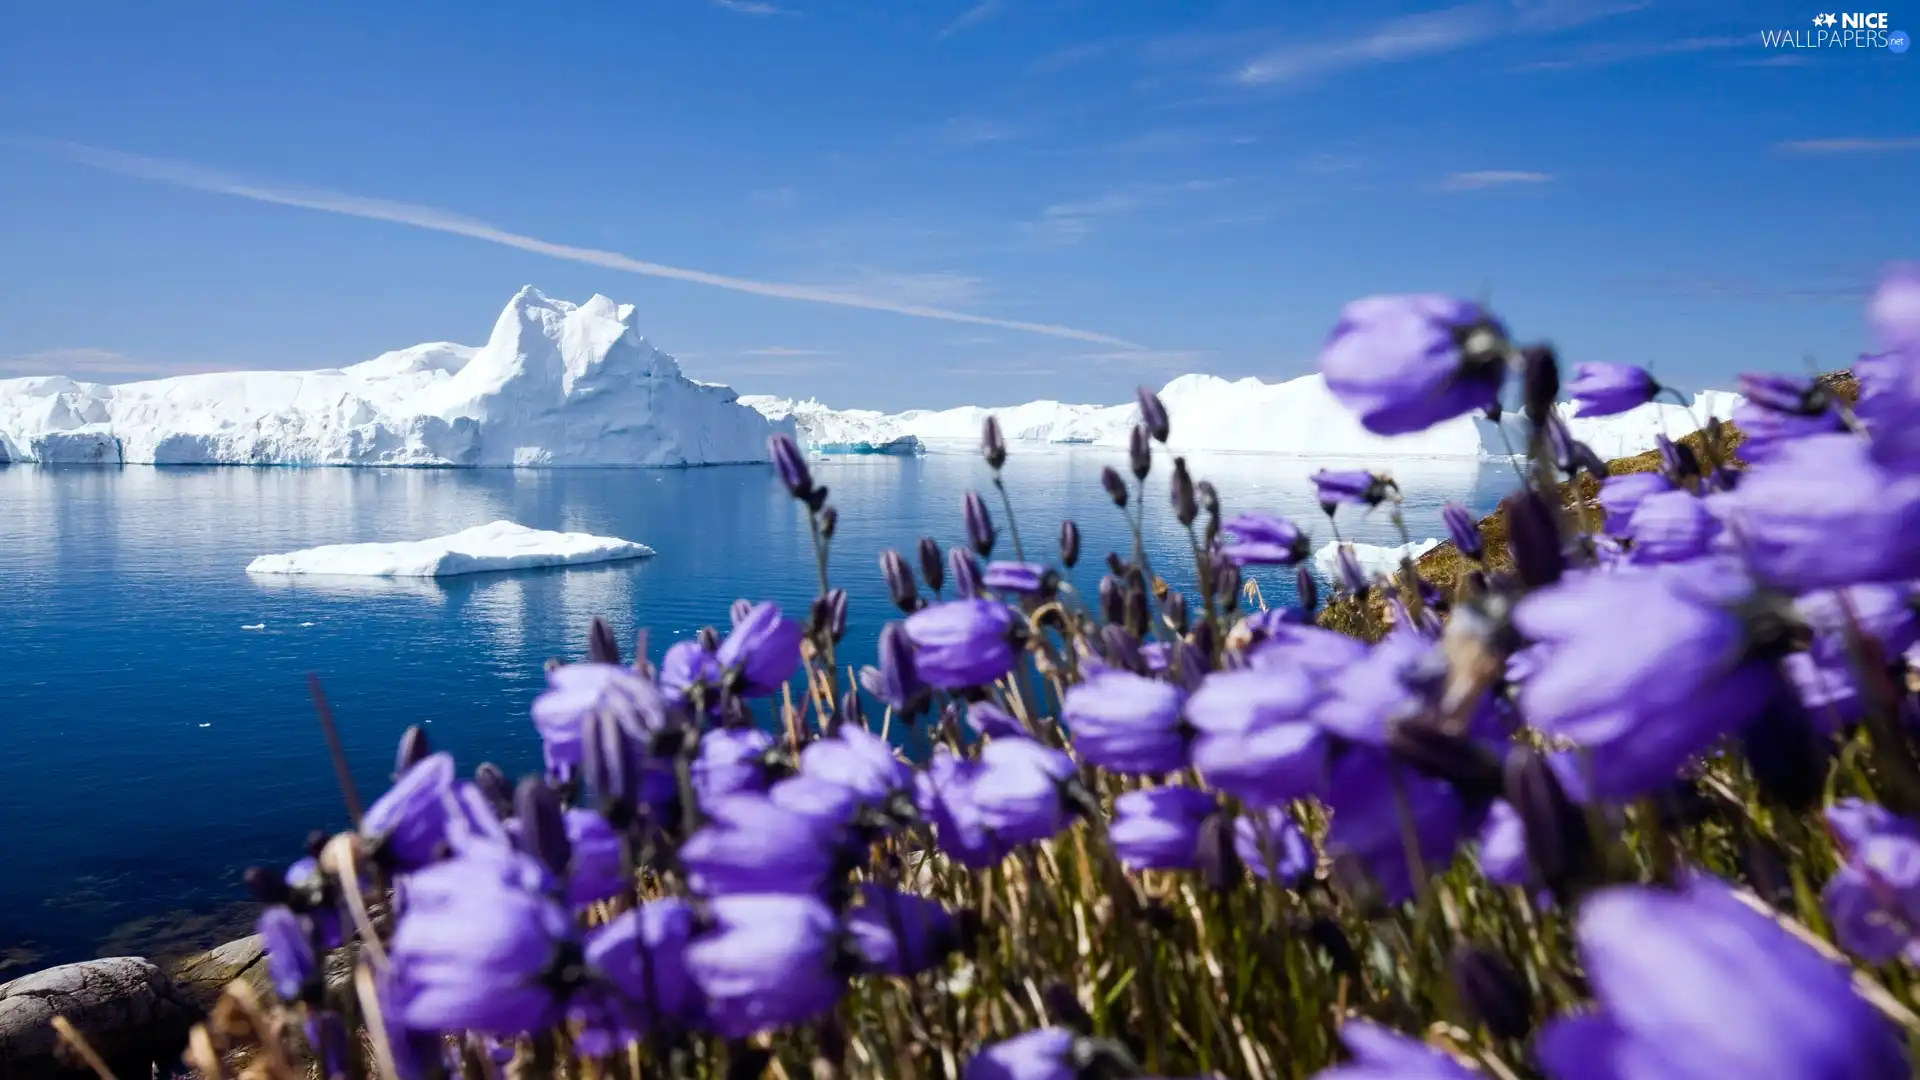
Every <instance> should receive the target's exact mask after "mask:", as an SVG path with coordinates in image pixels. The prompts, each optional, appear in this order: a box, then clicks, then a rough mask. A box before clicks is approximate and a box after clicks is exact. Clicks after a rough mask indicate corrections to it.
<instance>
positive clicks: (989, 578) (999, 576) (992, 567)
mask: <svg viewBox="0 0 1920 1080" xmlns="http://www.w3.org/2000/svg"><path fill="white" fill-rule="evenodd" d="M981 580H982V583H983V584H985V585H986V587H987V588H989V589H992V590H994V591H995V592H1001V593H1015V594H1017V595H1020V596H1043V595H1045V594H1047V593H1050V592H1052V591H1053V589H1054V587H1055V585H1057V584H1058V579H1057V578H1056V577H1055V576H1054V573H1053V571H1052V570H1049V569H1047V568H1046V567H1045V566H1042V565H1041V564H1039V563H1022V562H990V563H988V564H987V572H986V574H984V575H983V576H982V579H981Z"/></svg>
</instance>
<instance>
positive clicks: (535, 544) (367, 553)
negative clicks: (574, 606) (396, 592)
mask: <svg viewBox="0 0 1920 1080" xmlns="http://www.w3.org/2000/svg"><path fill="white" fill-rule="evenodd" d="M653 553H654V551H653V549H652V548H650V547H648V546H647V545H645V544H636V543H634V542H633V541H631V540H619V539H615V538H613V537H610V536H592V535H589V534H587V533H575V532H551V531H548V530H545V529H529V528H527V527H526V526H524V525H516V524H514V523H513V522H511V521H496V522H493V523H492V524H489V525H476V526H474V527H473V528H471V529H463V530H461V531H460V532H457V533H453V534H451V535H448V536H436V537H434V538H432V539H430V540H408V541H402V542H399V543H387V544H328V545H326V546H324V547H314V548H306V549H303V550H301V551H292V552H288V553H286V554H284V555H262V556H260V557H259V558H257V559H255V560H253V561H252V562H250V563H248V564H247V573H249V574H320V575H327V576H337V577H376V578H439V577H453V576H456V575H459V574H480V573H486V572H488V571H492V570H528V569H533V568H536V567H544V566H581V565H585V564H588V563H604V562H614V561H616V560H620V559H640V558H645V557H647V556H649V555H652V554H653ZM242 629H246V628H245V627H243V628H242Z"/></svg>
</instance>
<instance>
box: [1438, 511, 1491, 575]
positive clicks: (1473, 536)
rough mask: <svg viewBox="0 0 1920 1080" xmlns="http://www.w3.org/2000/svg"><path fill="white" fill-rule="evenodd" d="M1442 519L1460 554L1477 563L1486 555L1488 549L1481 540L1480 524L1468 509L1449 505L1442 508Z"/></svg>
mask: <svg viewBox="0 0 1920 1080" xmlns="http://www.w3.org/2000/svg"><path fill="white" fill-rule="evenodd" d="M1440 518H1441V520H1442V521H1444V522H1446V526H1447V535H1448V536H1450V537H1452V538H1453V546H1454V547H1455V548H1457V549H1458V550H1459V552H1460V554H1462V555H1464V556H1466V557H1467V558H1469V559H1473V560H1474V561H1476V562H1477V561H1479V560H1480V559H1481V558H1482V557H1484V556H1485V555H1486V548H1485V547H1484V546H1483V545H1482V543H1481V540H1480V524H1479V523H1478V522H1476V521H1475V520H1474V519H1473V514H1472V513H1471V512H1469V511H1468V510H1467V508H1466V507H1464V506H1461V505H1460V504H1459V503H1452V502H1450V503H1447V504H1446V505H1445V506H1442V507H1441V508H1440Z"/></svg>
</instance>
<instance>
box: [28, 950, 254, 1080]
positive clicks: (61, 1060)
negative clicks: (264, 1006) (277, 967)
mask: <svg viewBox="0 0 1920 1080" xmlns="http://www.w3.org/2000/svg"><path fill="white" fill-rule="evenodd" d="M235 979H243V980H246V981H247V982H248V983H250V984H252V986H253V988H254V989H256V990H258V991H259V992H261V993H262V994H265V993H267V992H268V991H267V964H266V957H265V953H264V950H263V947H262V944H261V939H260V936H259V935H258V934H254V935H250V936H248V937H243V938H240V939H238V940H235V941H229V942H227V943H226V944H224V945H220V946H218V947H216V948H213V949H208V950H206V951H204V952H198V953H193V954H191V955H189V956H186V957H184V958H182V959H179V960H175V961H171V962H161V963H156V962H155V961H153V960H149V959H147V958H145V957H140V956H114V957H106V958H103V959H99V960H86V961H82V962H80V963H75V964H62V965H60V966H58V967H51V968H47V969H46V970H44V971H36V972H34V973H33V974H31V975H25V976H22V977H20V978H17V979H14V980H12V981H11V982H7V983H0V1076H4V1077H6V1078H7V1080H69V1078H78V1077H91V1076H92V1075H93V1073H92V1072H91V1071H90V1070H88V1069H86V1068H85V1067H84V1066H83V1065H82V1064H81V1063H80V1062H79V1061H78V1060H77V1059H76V1058H75V1057H74V1056H73V1055H72V1053H71V1052H70V1051H69V1049H68V1048H67V1046H66V1045H65V1044H64V1042H63V1041H62V1040H61V1038H60V1036H59V1034H58V1033H57V1032H56V1031H55V1030H54V1027H53V1020H54V1018H55V1017H65V1018H66V1019H67V1021H68V1022H69V1023H71V1024H72V1025H73V1026H74V1027H75V1028H76V1029H78V1030H79V1032H80V1033H81V1034H82V1035H84V1036H85V1037H86V1039H87V1041H88V1042H89V1043H90V1044H91V1045H92V1046H93V1048H94V1049H95V1050H96V1051H98V1052H99V1053H100V1055H101V1056H102V1057H103V1058H105V1059H106V1061H107V1063H108V1064H109V1066H111V1067H112V1068H113V1070H114V1072H115V1074H116V1075H117V1076H120V1077H123V1078H127V1080H131V1078H135V1077H139V1078H143V1080H144V1078H145V1077H148V1076H151V1075H154V1074H155V1070H156V1068H157V1070H158V1075H160V1076H162V1077H165V1076H169V1075H172V1074H173V1073H175V1072H177V1071H179V1068H180V1066H179V1061H180V1052H181V1050H182V1049H184V1048H185V1046H186V1040H187V1032H188V1031H189V1030H190V1029H191V1028H192V1027H193V1025H194V1024H195V1023H197V1022H198V1021H199V1020H200V1019H201V1018H202V1017H204V1016H205V1015H206V1011H207V1009H209V1008H210V1007H211V1006H212V1005H213V1003H214V1002H215V1001H216V1000H218V999H219V997H220V992H221V991H222V990H223V989H225V988H226V986H227V984H228V983H230V982H232V981H234V980H235Z"/></svg>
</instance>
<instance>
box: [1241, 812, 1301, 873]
mask: <svg viewBox="0 0 1920 1080" xmlns="http://www.w3.org/2000/svg"><path fill="white" fill-rule="evenodd" d="M1233 849H1234V852H1235V854H1237V855H1239V857H1240V862H1241V863H1242V864H1243V865H1244V866H1246V868H1247V869H1249V870H1251V871H1253V876H1254V877H1257V878H1259V879H1260V880H1262V881H1273V882H1277V883H1279V884H1281V885H1289V886H1292V885H1298V884H1299V883H1300V882H1302V881H1305V880H1306V879H1307V878H1308V877H1310V876H1312V874H1313V868H1314V855H1313V844H1312V842H1311V841H1309V840H1308V839H1307V834H1306V831H1305V830H1304V829H1302V828H1300V824H1299V822H1296V821H1294V820H1293V816H1292V815H1291V814H1289V813H1287V809H1286V807H1284V806H1271V807H1268V808H1266V809H1264V810H1259V811H1256V812H1255V813H1253V814H1250V815H1249V814H1242V815H1240V816H1239V817H1237V818H1235V819H1234V822H1233Z"/></svg>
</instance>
